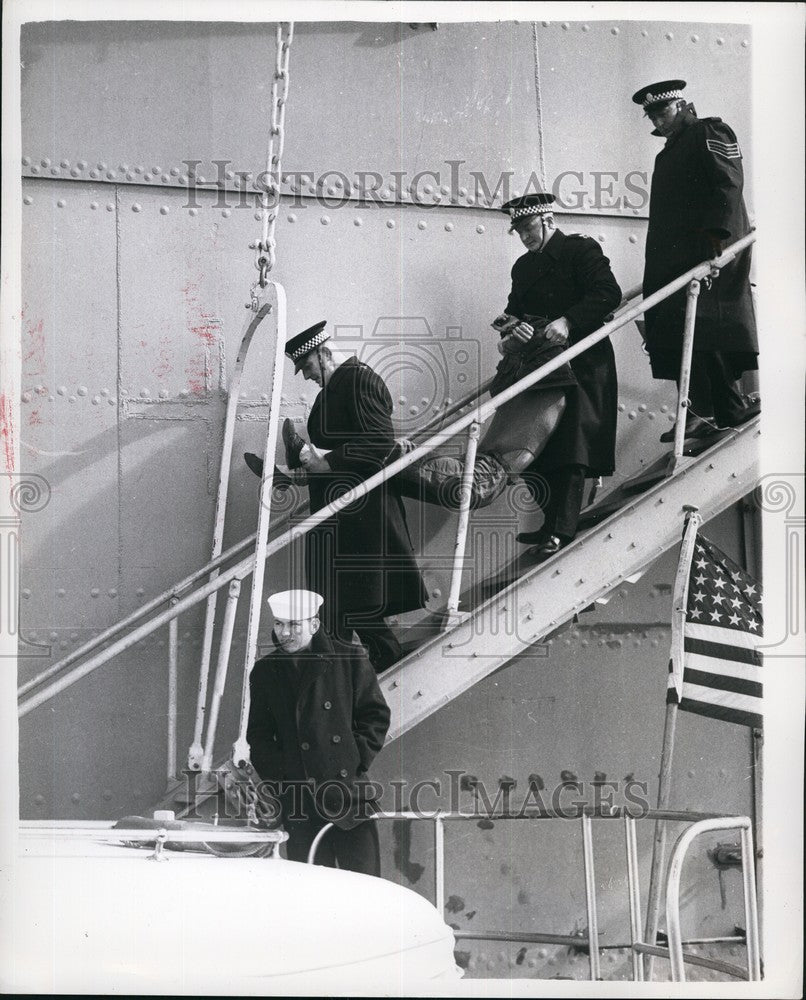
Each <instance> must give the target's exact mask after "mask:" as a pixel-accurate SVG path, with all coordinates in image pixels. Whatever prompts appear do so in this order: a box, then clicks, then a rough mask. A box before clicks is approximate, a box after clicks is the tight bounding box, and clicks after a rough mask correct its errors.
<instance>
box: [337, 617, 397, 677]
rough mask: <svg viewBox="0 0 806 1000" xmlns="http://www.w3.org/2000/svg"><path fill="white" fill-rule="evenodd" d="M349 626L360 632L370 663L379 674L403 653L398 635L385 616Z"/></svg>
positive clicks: (395, 661)
mask: <svg viewBox="0 0 806 1000" xmlns="http://www.w3.org/2000/svg"><path fill="white" fill-rule="evenodd" d="M348 628H349V630H350V631H352V629H355V631H356V632H357V633H358V638H359V639H360V640H361V642H362V643H363V645H364V648H365V649H366V651H367V656H369V660H370V663H371V664H372V666H373V667H374V668H375V672H376V673H378V674H379V673H381V672H382V671H384V670H386V668H387V667H391V666H392V664H393V663H397V661H398V660H399V659H400V657H401V656H402V655H403V651H402V650H401V648H400V643H399V642H398V641H397V636H396V635H395V633H394V632H393V631H392V630H391V629H390V628H389V626H388V625H387V624H386V622H385V621H384V620H383V618H380V617H379V618H376V619H374V620H373V621H370V622H367V621H363V622H357V623H356V624H355V625H353V626H348Z"/></svg>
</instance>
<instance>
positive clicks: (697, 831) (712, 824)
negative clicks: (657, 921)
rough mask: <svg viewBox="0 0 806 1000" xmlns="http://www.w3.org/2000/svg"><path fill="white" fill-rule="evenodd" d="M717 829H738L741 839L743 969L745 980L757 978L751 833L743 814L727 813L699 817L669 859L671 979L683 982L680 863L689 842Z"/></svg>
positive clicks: (754, 883) (667, 891)
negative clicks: (744, 965) (745, 944)
mask: <svg viewBox="0 0 806 1000" xmlns="http://www.w3.org/2000/svg"><path fill="white" fill-rule="evenodd" d="M717 830H740V831H741V840H742V881H743V889H744V912H745V919H746V920H747V928H746V934H747V971H748V979H750V980H751V981H752V982H757V981H758V980H760V979H761V960H760V956H759V947H758V910H757V902H756V878H755V869H754V867H753V864H754V858H753V834H752V830H751V824H750V819H749V818H748V817H747V816H728V817H725V818H722V819H707V820H701V821H700V822H699V823H693V824H692V825H691V826H690V827H689V828H688V829H687V830H684V831H683V833H682V834H681V835H680V837H679V838H678V841H677V843H676V844H675V847H674V851H673V852H672V857H671V860H670V861H669V874H668V877H667V881H666V933H667V935H668V939H669V962H670V963H671V966H672V980H673V981H674V982H676V983H684V982H685V981H686V969H685V964H684V958H683V939H682V934H681V931H680V879H681V876H682V873H683V862H684V861H685V859H686V853H687V852H688V849H689V847H690V846H691V844H692V842H693V841H694V840H695V839H696V838H697V837H699V836H700V835H701V834H703V833H712V832H714V831H717Z"/></svg>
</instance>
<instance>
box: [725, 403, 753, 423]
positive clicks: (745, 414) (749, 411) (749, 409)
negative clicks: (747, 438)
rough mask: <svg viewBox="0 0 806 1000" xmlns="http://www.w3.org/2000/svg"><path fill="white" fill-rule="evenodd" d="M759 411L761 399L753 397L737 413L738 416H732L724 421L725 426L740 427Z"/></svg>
mask: <svg viewBox="0 0 806 1000" xmlns="http://www.w3.org/2000/svg"><path fill="white" fill-rule="evenodd" d="M759 413H761V400H760V399H753V400H751V401H750V402H749V403H748V404H747V406H745V408H744V410H743V411H742V412H741V413H740V414H739V416H738V417H736V418H734V419H733V420H728V421H726V422H725V426H726V427H741V426H742V424H746V423H747V422H748V420H752V419H753V418H754V417H757V416H758V415H759Z"/></svg>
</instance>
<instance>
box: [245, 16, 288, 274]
mask: <svg viewBox="0 0 806 1000" xmlns="http://www.w3.org/2000/svg"><path fill="white" fill-rule="evenodd" d="M275 37H276V45H275V64H274V75H273V76H272V81H271V122H270V127H269V141H268V149H267V151H266V172H265V175H264V176H265V185H264V187H265V190H264V191H263V193H262V195H261V199H260V201H261V214H262V221H263V233H262V236H261V239H260V241H259V242H258V243H256V244H253V246H254V247H255V249H256V250H257V255H256V260H255V266H256V267H257V269H258V273H259V278H258V281H259V284H260V286H261V288H265V287H266V281H267V279H268V274H269V271H271V269H272V268H273V267H274V263H275V259H276V247H277V243H276V240H275V237H274V229H275V225H276V223H277V213H278V211H279V209H280V190H281V186H282V180H283V174H282V164H283V147H284V145H285V106H286V101H287V99H288V80H289V72H288V60H289V56H290V52H291V42H292V41H293V39H294V22H293V21H288V22H287V23H286V22H281V23H280V24H278V25H277V32H276V36H275Z"/></svg>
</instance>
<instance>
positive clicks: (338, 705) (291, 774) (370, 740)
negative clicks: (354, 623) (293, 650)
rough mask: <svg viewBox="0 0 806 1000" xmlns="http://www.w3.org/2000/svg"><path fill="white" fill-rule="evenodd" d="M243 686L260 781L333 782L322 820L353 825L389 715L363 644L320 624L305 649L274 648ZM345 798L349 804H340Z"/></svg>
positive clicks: (355, 821)
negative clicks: (342, 638)
mask: <svg viewBox="0 0 806 1000" xmlns="http://www.w3.org/2000/svg"><path fill="white" fill-rule="evenodd" d="M249 690H250V696H251V701H250V705H249V722H248V725H247V730H246V739H247V741H248V743H249V746H250V748H251V752H252V754H251V755H252V763H253V764H254V766H255V770H256V771H257V773H258V774H259V775H260V777H261V779H262V780H263V781H267V782H304V781H307V780H309V779H310V780H311V781H312V782H313V787H314V790H316V789H317V788H318V787H319V786H321V785H322V783H323V782H334V783H338V787H337V788H336V787H334V788H332V789H331V792H333V793H335V794H331V795H329V796H328V795H325V796H324V798H323V802H324V804H325V812H323V814H322V818H324V819H328V820H330V819H331V818H332V819H333V821H334V822H335V824H336V825H337V826H339V827H341V828H342V829H351V828H352V827H354V826H356V824H357V823H358V822H360V818H361V816H360V814H361V805H362V803H363V802H364V801H365V796H366V785H365V786H363V787H362V784H361V782H362V779H363V781H365V782H366V772H367V771H368V770H369V766H370V764H371V763H372V761H373V759H374V758H375V756H376V754H377V753H378V752H379V751H380V749H381V748H382V747H383V742H384V739H385V738H386V733H387V730H388V729H389V718H390V712H389V706H388V705H387V704H386V701H385V699H384V697H383V694H382V693H381V689H380V687H379V686H378V680H377V677H376V674H375V670H374V668H373V666H372V664H371V663H370V662H369V659H368V657H367V654H366V653H365V651H364V650H363V648H362V647H360V646H353V645H348V644H347V643H343V642H340V641H339V640H338V639H333V638H331V637H330V636H328V635H327V634H326V633H325V631H324V630H323V629H321V628H320V629H319V631H318V632H317V633H316V635H314V637H313V641H312V643H311V645H310V647H309V648H308V650H306V651H304V652H302V653H297V654H290V653H285V652H283V650H282V649H280V648H279V647H278V648H277V649H275V650H274V651H273V652H271V653H269V655H268V656H264V657H262V659H260V660H258V661H257V663H255V666H254V668H253V670H252V674H251V676H250V678H249ZM342 790H343V796H342V794H341V792H342ZM370 798H371V796H370ZM349 799H352V805H353V806H355V808H349V805H348V806H347V807H345V808H344V809H341V808H340V806H341V805H342V802H343V801H344V800H348V801H349ZM281 801H283V799H282V796H281ZM327 810H331V812H332V815H329V814H328V812H327ZM343 813H346V814H347V815H343Z"/></svg>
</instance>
